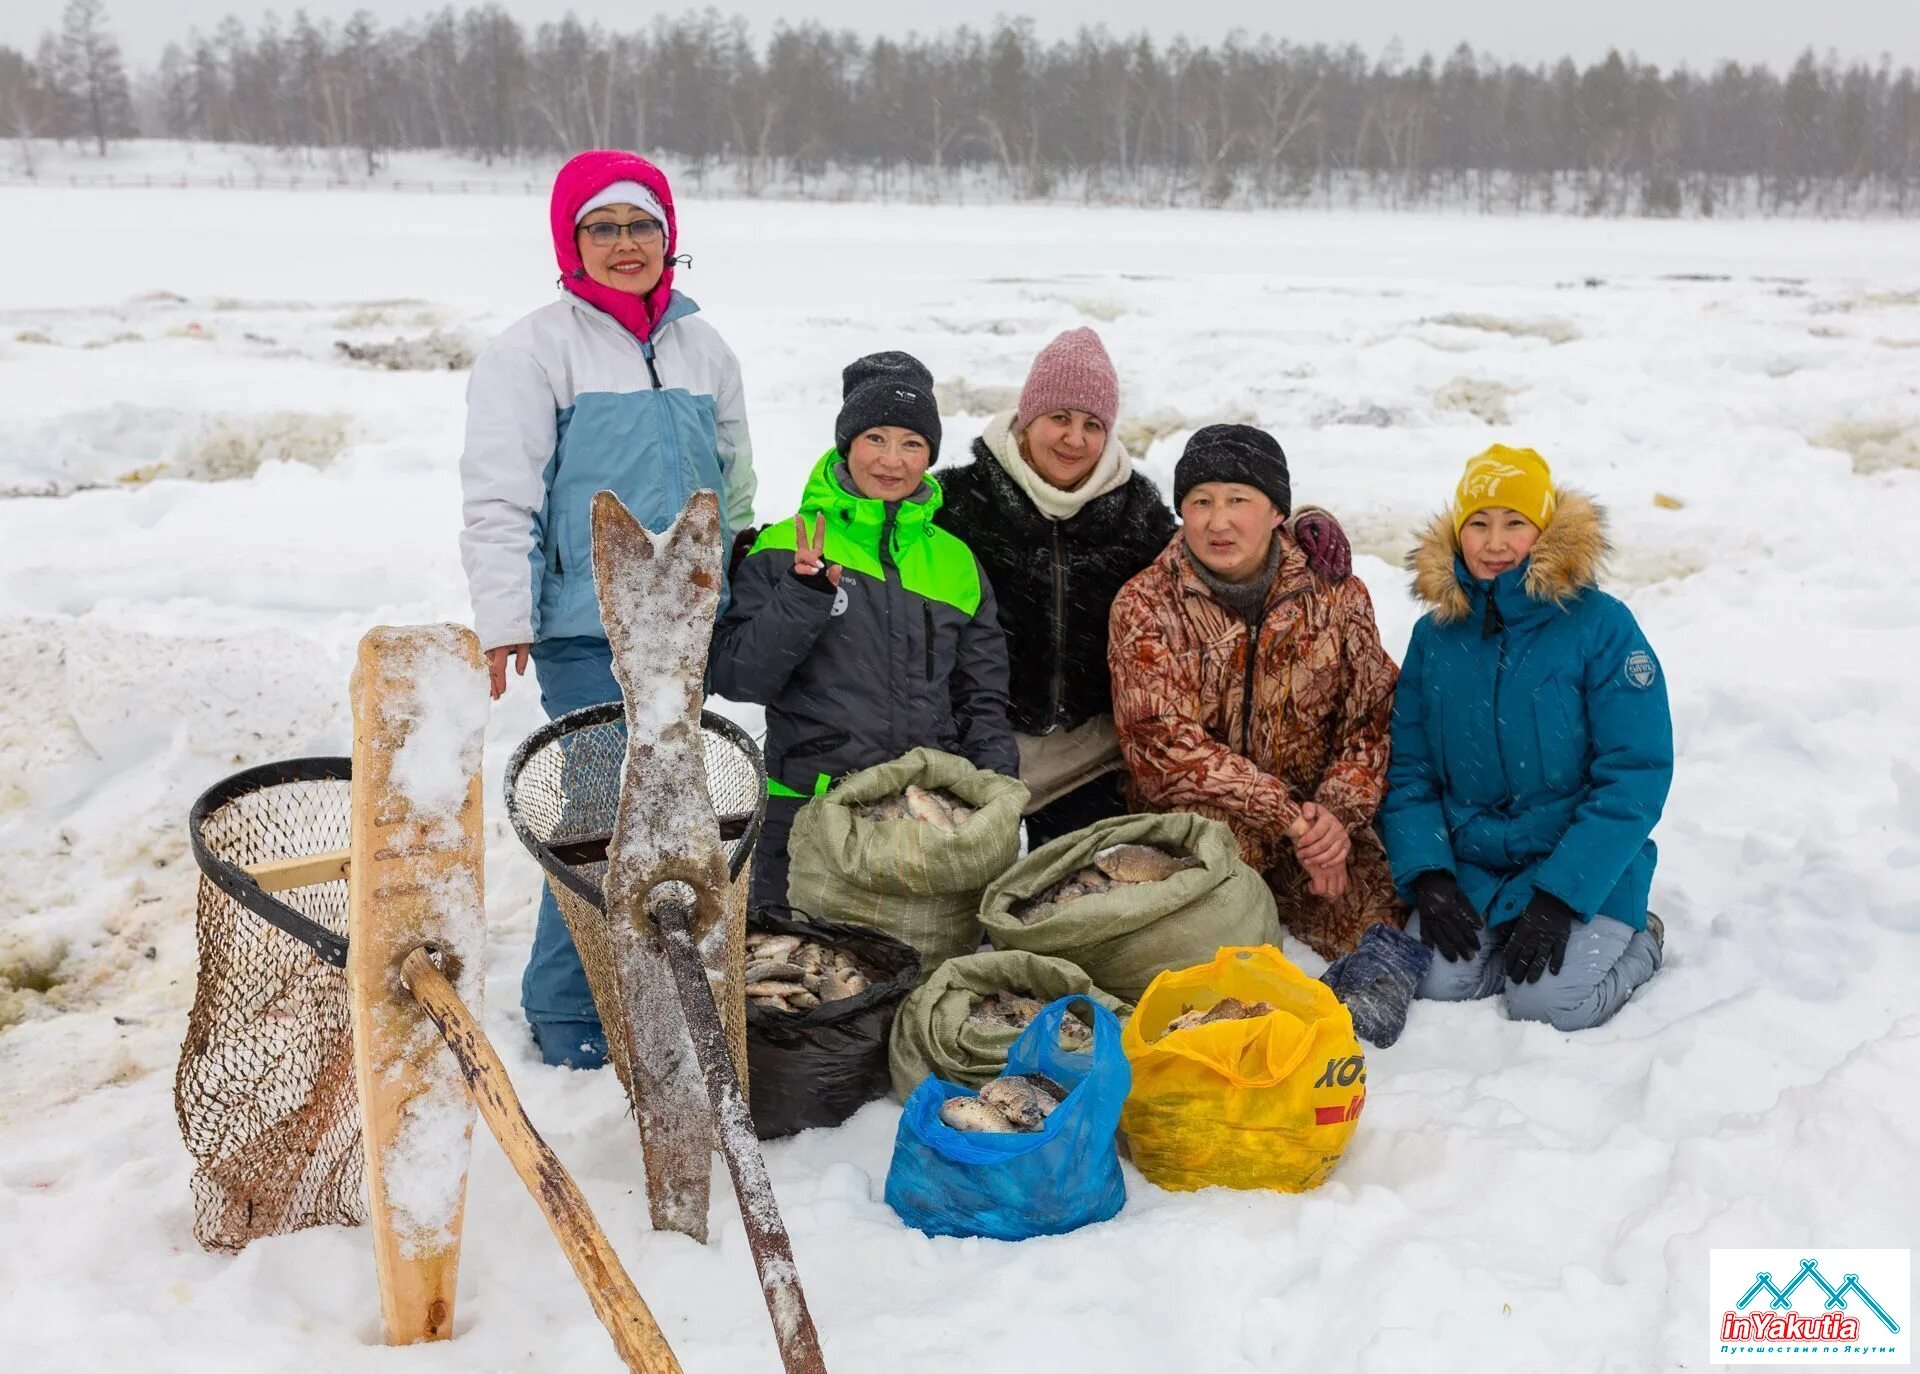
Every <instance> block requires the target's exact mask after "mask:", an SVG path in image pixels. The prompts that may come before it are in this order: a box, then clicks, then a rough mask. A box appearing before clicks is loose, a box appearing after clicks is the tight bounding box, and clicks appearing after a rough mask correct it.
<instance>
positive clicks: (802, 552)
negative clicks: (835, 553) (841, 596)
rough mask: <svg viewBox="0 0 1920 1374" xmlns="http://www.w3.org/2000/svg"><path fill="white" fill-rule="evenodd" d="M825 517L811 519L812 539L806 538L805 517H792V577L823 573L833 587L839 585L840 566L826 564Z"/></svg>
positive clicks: (813, 575) (816, 575) (814, 575)
mask: <svg viewBox="0 0 1920 1374" xmlns="http://www.w3.org/2000/svg"><path fill="white" fill-rule="evenodd" d="M826 547H827V517H826V516H825V515H824V514H822V515H816V516H814V517H813V538H812V539H811V540H809V539H808V538H807V517H806V516H805V515H796V516H794V517H793V575H794V576H795V577H818V576H819V575H820V574H821V573H823V572H824V573H825V574H826V577H827V581H829V582H831V583H832V584H833V585H834V586H836V587H837V586H839V585H840V565H839V564H838V563H829V562H827V556H826Z"/></svg>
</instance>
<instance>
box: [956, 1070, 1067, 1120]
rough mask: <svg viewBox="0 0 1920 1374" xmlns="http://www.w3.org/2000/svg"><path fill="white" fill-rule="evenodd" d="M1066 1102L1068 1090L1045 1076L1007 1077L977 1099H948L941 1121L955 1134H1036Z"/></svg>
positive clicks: (981, 1092) (1011, 1075)
mask: <svg viewBox="0 0 1920 1374" xmlns="http://www.w3.org/2000/svg"><path fill="white" fill-rule="evenodd" d="M1066 1100H1067V1090H1066V1089H1065V1088H1063V1087H1061V1086H1060V1085H1059V1084H1058V1083H1056V1082H1054V1081H1053V1080H1052V1079H1051V1078H1048V1077H1047V1076H1046V1075H1045V1074H1043V1073H1021V1074H1007V1075H1005V1076H1003V1077H1000V1078H996V1079H994V1080H993V1082H991V1083H989V1084H987V1085H986V1086H985V1087H984V1088H982V1089H980V1095H979V1096H978V1097H950V1098H948V1099H947V1100H946V1103H945V1104H944V1105H943V1106H942V1107H941V1108H940V1119H941V1120H942V1121H944V1122H946V1123H947V1125H949V1126H951V1127H953V1129H954V1130H956V1131H984V1132H989V1133H992V1134H996V1135H1006V1134H1009V1133H1011V1132H1014V1131H1037V1130H1039V1129H1041V1128H1042V1127H1043V1126H1045V1125H1046V1124H1047V1118H1048V1117H1050V1116H1052V1115H1053V1109H1054V1108H1055V1107H1058V1106H1059V1105H1060V1104H1061V1103H1062V1102H1065V1101H1066Z"/></svg>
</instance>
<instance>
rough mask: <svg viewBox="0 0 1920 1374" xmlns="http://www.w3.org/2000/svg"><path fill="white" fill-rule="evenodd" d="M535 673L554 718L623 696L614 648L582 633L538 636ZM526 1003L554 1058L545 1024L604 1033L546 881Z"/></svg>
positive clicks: (525, 978)
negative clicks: (616, 676) (544, 1032)
mask: <svg viewBox="0 0 1920 1374" xmlns="http://www.w3.org/2000/svg"><path fill="white" fill-rule="evenodd" d="M533 673H534V677H535V679H536V680H537V681H538V682H539V684H540V706H541V708H542V709H543V710H545V711H546V713H547V717H548V719H552V718H553V717H555V716H563V715H565V714H566V713H567V712H569V711H577V710H579V709H580V708H581V707H583V706H597V705H599V704H600V703H601V702H603V701H618V700H620V684H619V683H618V682H616V681H614V677H613V650H612V649H611V647H609V645H608V644H607V641H606V640H604V639H599V638H596V637H592V636H581V637H578V638H572V639H547V640H539V641H536V642H535V644H534V646H533ZM561 825H562V828H563V829H564V828H565V826H566V822H565V819H564V817H563V819H562V822H561ZM520 1005H521V1006H522V1007H523V1008H525V1010H526V1013H527V1021H528V1023H529V1024H530V1025H532V1027H533V1032H534V1038H535V1039H536V1040H538V1041H539V1042H540V1045H541V1051H542V1054H543V1055H546V1057H547V1059H548V1062H549V1063H553V1062H557V1061H556V1060H555V1059H554V1058H553V1056H552V1055H551V1054H549V1053H548V1041H549V1039H550V1038H552V1037H548V1036H544V1035H542V1034H541V1027H542V1025H550V1024H553V1023H556V1022H563V1023H568V1029H569V1032H571V1031H572V1029H573V1028H574V1027H575V1026H585V1027H588V1028H591V1030H592V1031H593V1032H594V1033H595V1035H596V1036H597V1035H598V1032H599V1028H600V1015H599V1013H598V1012H596V1011H595V1010H594V1007H593V993H592V992H591V991H589V990H588V988H587V973H586V970H585V969H583V968H581V966H580V955H579V954H578V953H577V952H576V951H575V950H574V948H573V937H572V936H571V935H569V934H568V933H567V923H566V920H565V918H564V917H562V916H561V915H560V905H559V903H557V902H555V901H554V900H553V891H552V889H551V888H549V887H547V886H546V885H544V884H543V885H542V887H541V891H540V920H539V924H538V925H537V926H535V928H534V932H533V953H532V955H531V956H529V957H528V959H527V971H526V973H525V974H523V975H522V976H521V979H520ZM574 1038H577V1037H574Z"/></svg>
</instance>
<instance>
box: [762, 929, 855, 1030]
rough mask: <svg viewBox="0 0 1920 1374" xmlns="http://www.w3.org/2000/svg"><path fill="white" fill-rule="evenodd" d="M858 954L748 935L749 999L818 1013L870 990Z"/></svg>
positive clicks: (788, 939)
mask: <svg viewBox="0 0 1920 1374" xmlns="http://www.w3.org/2000/svg"><path fill="white" fill-rule="evenodd" d="M870 982H872V979H871V978H869V977H868V976H867V973H866V971H865V970H863V969H862V968H861V967H860V965H859V964H858V963H856V962H855V961H854V959H853V956H852V955H850V954H848V953H847V952H846V951H845V950H840V949H833V948H831V947H829V946H827V945H822V944H818V943H816V942H814V941H812V940H803V939H801V938H800V937H799V936H798V935H771V934H768V933H766V932H764V931H762V932H758V933H755V932H751V931H750V932H748V934H747V1000H748V1001H750V1002H752V1003H753V1005H754V1006H756V1007H766V1008H767V1009H769V1010H770V1011H793V1012H800V1011H812V1010H813V1009H814V1008H815V1007H817V1006H819V1005H820V1004H821V1003H822V1002H839V1001H842V1000H844V999H846V998H848V997H853V996H857V995H858V994H860V993H862V992H865V991H866V990H867V985H868V984H869V983H870Z"/></svg>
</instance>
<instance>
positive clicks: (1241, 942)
mask: <svg viewBox="0 0 1920 1374" xmlns="http://www.w3.org/2000/svg"><path fill="white" fill-rule="evenodd" d="M1116 844H1150V845H1157V846H1159V847H1160V848H1161V849H1165V850H1168V851H1169V852H1171V853H1174V854H1190V855H1192V856H1193V857H1194V858H1197V859H1199V860H1200V866H1199V867H1198V868H1189V869H1183V870H1182V871H1181V872H1178V873H1175V874H1174V875H1173V876H1172V877H1170V878H1167V879H1165V880H1163V881H1161V882H1157V883H1139V884H1130V885H1126V886H1121V887H1117V888H1114V889H1112V890H1110V891H1107V892H1095V893H1090V894H1088V895H1087V896H1084V897H1078V898H1075V899H1074V900H1072V901H1069V902H1062V903H1060V904H1059V905H1058V906H1056V907H1054V908H1053V909H1052V910H1051V911H1049V912H1048V913H1047V914H1046V915H1044V916H1042V917H1040V919H1038V920H1037V921H1035V922H1034V923H1033V924H1032V925H1028V924H1026V923H1025V922H1023V921H1021V919H1020V918H1019V917H1017V916H1015V915H1013V914H1012V913H1011V911H1010V910H1009V908H1010V907H1011V906H1012V905H1013V904H1014V903H1015V902H1018V901H1021V900H1022V899H1024V898H1027V897H1031V896H1034V895H1036V894H1038V893H1040V892H1044V891H1045V890H1046V889H1047V888H1049V887H1051V886H1052V885H1053V884H1054V883H1056V882H1058V881H1059V880H1060V879H1062V878H1064V877H1066V876H1067V875H1068V874H1070V873H1073V872H1074V871H1076V870H1078V869H1081V868H1085V867H1086V866H1087V865H1089V864H1091V863H1092V862H1093V858H1094V855H1096V854H1098V853H1099V852H1100V851H1101V850H1103V849H1106V848H1108V847H1109V846H1112V845H1116ZM980 920H981V923H982V924H983V925H985V927H986V930H987V938H988V939H989V940H991V941H992V942H993V946H994V948H996V949H1024V950H1031V951H1032V952H1034V953H1035V954H1051V955H1054V956H1056V957H1058V958H1061V959H1066V960H1068V961H1069V962H1071V963H1074V964H1076V965H1078V966H1079V967H1080V968H1083V969H1085V970H1086V972H1087V976H1088V977H1089V978H1091V979H1093V981H1094V982H1095V983H1097V984H1099V985H1100V986H1101V987H1103V988H1105V989H1106V990H1107V991H1108V992H1111V993H1112V994H1113V995H1114V996H1116V997H1124V998H1127V999H1128V1000H1129V1001H1136V1002H1137V1001H1139V1000H1140V995H1141V994H1142V993H1144V992H1145V991H1146V990H1147V984H1148V983H1151V982H1152V981H1153V980H1154V977H1155V976H1156V975H1158V974H1160V973H1162V972H1164V971H1165V970H1167V969H1170V968H1190V967H1192V966H1193V965H1195V964H1204V963H1208V962H1210V961H1211V960H1212V959H1213V956H1214V952H1215V951H1216V950H1219V949H1223V948H1226V947H1228V946H1248V945H1274V946H1276V947H1277V946H1278V945H1279V944H1280V939H1281V932H1280V918H1279V914H1278V913H1277V911H1276V910H1275V908H1274V904H1273V893H1272V892H1271V891H1270V890H1269V889H1268V887H1267V884H1266V882H1265V881H1264V880H1263V879H1262V878H1261V877H1260V875H1259V874H1258V873H1256V872H1254V871H1253V869H1251V868H1249V867H1247V865H1246V864H1245V863H1243V862H1241V859H1240V846H1239V844H1238V843H1237V842H1236V841H1235V840H1234V838H1233V831H1232V830H1231V829H1229V828H1228V827H1227V826H1226V825H1225V824H1224V823H1223V822H1220V821H1216V820H1209V819H1207V818H1206V817H1204V816H1195V815H1190V814H1188V813H1186V812H1169V813H1166V814H1161V815H1142V816H1115V817H1113V818H1112V819H1110V820H1104V821H1098V822H1096V823H1094V824H1093V825H1090V826H1088V827H1087V828H1086V829H1084V830H1076V831H1074V832H1073V833H1072V834H1071V835H1062V836H1061V837H1060V838H1059V839H1057V840H1054V841H1053V842H1052V843H1050V844H1045V845H1042V846H1041V847H1040V848H1039V849H1036V850H1035V851H1034V852H1033V853H1031V854H1029V855H1027V857H1026V858H1024V859H1022V860H1020V862H1019V863H1017V864H1015V865H1013V866H1012V867H1011V868H1009V869H1008V870H1007V871H1006V872H1005V873H1003V874H1002V875H1001V876H1000V877H999V878H997V879H995V881H994V883H993V885H992V886H991V887H989V888H988V889H987V891H986V893H985V895H984V896H982V897H981V899H980Z"/></svg>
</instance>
